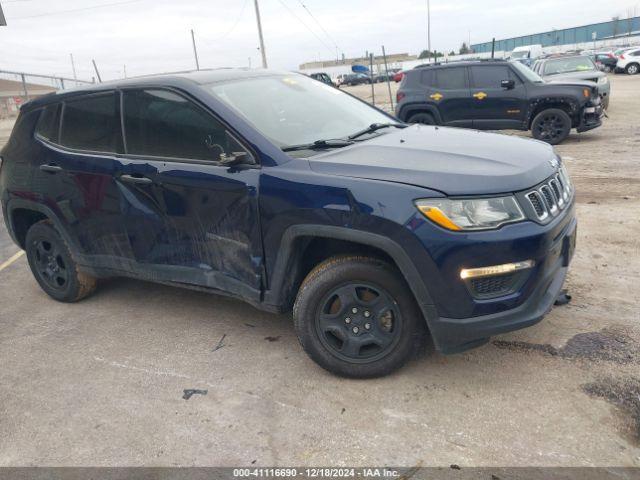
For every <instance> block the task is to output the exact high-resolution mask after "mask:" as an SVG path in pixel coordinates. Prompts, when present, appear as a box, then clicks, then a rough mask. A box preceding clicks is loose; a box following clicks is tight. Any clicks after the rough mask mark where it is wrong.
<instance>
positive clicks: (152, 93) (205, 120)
mask: <svg viewBox="0 0 640 480" xmlns="http://www.w3.org/2000/svg"><path fill="white" fill-rule="evenodd" d="M123 107H124V116H123V119H124V127H125V142H126V145H125V148H126V151H127V154H126V156H125V158H123V162H122V166H121V171H120V172H119V173H118V174H117V176H116V178H117V180H116V181H117V182H118V185H119V187H120V191H121V198H122V199H123V207H122V208H123V214H124V215H123V216H124V219H125V224H126V225H125V226H126V230H127V234H128V238H129V242H130V245H131V249H132V252H133V256H134V258H135V261H136V263H137V269H138V271H139V272H141V273H142V274H143V275H144V276H147V277H150V278H151V279H152V280H155V281H170V282H178V283H186V284H193V285H198V286H203V287H209V288H215V289H219V290H223V291H226V292H230V293H232V294H236V295H239V296H242V297H243V298H245V299H249V300H257V299H259V295H260V281H261V268H262V246H261V239H260V227H259V221H258V207H257V185H258V181H259V176H260V168H259V166H258V165H257V164H256V162H255V159H254V158H253V156H252V155H251V154H250V153H249V152H248V151H245V153H246V161H245V162H244V163H243V164H242V165H236V166H225V165H223V164H222V163H221V159H224V158H227V156H228V155H231V154H233V153H238V151H242V150H243V149H244V147H243V146H242V145H241V144H240V143H239V141H238V140H237V139H236V138H235V137H234V136H233V135H232V134H230V132H229V131H228V130H227V129H226V127H225V126H224V125H222V124H221V122H220V121H218V120H217V119H216V118H215V117H213V116H212V115H211V114H210V113H209V112H206V111H204V110H203V109H202V107H200V106H199V105H196V104H194V103H193V102H191V101H190V100H188V99H186V98H184V97H183V96H181V95H178V94H176V93H175V92H170V91H163V90H132V91H124V92H123ZM161 156H162V157H161ZM179 156H183V157H184V158H178V157H179Z"/></svg>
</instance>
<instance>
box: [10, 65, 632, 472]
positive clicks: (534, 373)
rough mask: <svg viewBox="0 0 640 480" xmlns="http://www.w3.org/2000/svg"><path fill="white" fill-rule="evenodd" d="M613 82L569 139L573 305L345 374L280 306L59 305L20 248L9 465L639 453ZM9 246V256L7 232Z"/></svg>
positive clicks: (540, 459)
mask: <svg viewBox="0 0 640 480" xmlns="http://www.w3.org/2000/svg"><path fill="white" fill-rule="evenodd" d="M611 82H612V91H613V96H612V99H611V107H610V112H609V115H610V118H609V119H608V120H606V121H605V124H604V126H603V127H602V128H599V129H596V130H594V131H591V132H587V133H584V134H581V135H578V134H573V135H572V136H571V137H570V138H569V139H568V140H567V141H566V142H565V143H563V144H562V145H560V146H559V147H558V151H559V152H560V153H561V155H562V156H563V157H564V159H565V161H566V162H567V164H568V166H569V169H570V171H571V174H572V177H573V180H574V183H575V184H576V188H577V192H578V193H577V202H578V206H577V212H578V216H579V229H578V232H579V238H578V246H577V250H576V255H575V257H574V262H573V264H572V267H571V272H570V275H569V278H568V282H567V287H568V289H569V291H570V293H571V294H572V296H573V301H572V302H571V303H570V304H569V305H567V306H563V307H557V308H555V309H554V310H553V311H552V312H551V313H550V314H549V315H548V316H547V317H546V319H545V320H544V321H543V322H541V323H540V324H538V325H536V326H534V327H531V328H528V329H525V330H521V331H518V332H513V333H511V334H507V335H502V336H500V337H496V338H495V339H494V341H493V342H492V343H489V344H488V345H486V346H483V347H481V348H479V349H476V350H473V351H470V352H467V353H464V354H459V355H454V356H443V355H439V354H433V353H432V354H423V355H421V356H420V357H419V358H416V359H415V360H414V361H413V362H411V363H410V364H409V365H408V366H407V367H406V368H404V369H403V370H401V371H400V372H398V373H396V374H394V375H392V376H389V377H386V378H382V379H376V380H368V381H356V380H345V379H339V378H336V377H333V376H331V375H329V374H327V373H326V372H324V371H323V370H321V369H319V368H318V367H316V366H315V364H313V363H312V362H311V360H309V359H308V358H307V357H306V355H305V354H304V353H303V352H302V350H301V348H300V347H299V345H298V343H297V340H296V338H295V336H294V333H293V329H292V325H291V320H290V318H289V317H288V316H285V315H280V316H278V315H270V314H266V313H262V312H259V311H257V310H255V309H253V308H252V307H250V306H248V305H245V304H242V303H240V302H236V301H233V300H229V299H226V298H221V297H217V296H212V295H206V294H203V293H197V292H192V291H187V290H180V289H175V288H169V287H165V286H159V285H153V284H149V283H143V282H137V281H133V280H123V279H114V280H111V281H108V282H103V284H102V285H101V288H100V289H99V291H98V292H97V294H96V295H94V296H92V297H91V298H89V299H87V300H85V301H83V302H81V303H78V304H74V305H66V304H60V303H56V302H54V301H53V300H50V299H49V298H48V297H46V296H45V295H44V294H43V293H42V292H41V291H40V290H39V289H38V287H37V285H36V283H35V281H34V280H33V278H32V276H31V274H30V272H29V270H28V267H27V264H26V261H25V259H24V257H22V258H20V259H18V260H17V261H16V262H14V263H13V264H11V265H10V266H9V267H7V268H5V269H4V270H3V271H1V272H0V281H1V285H2V289H1V290H0V304H1V305H2V309H1V310H0V365H1V366H2V368H1V369H0V431H1V432H2V435H0V466H7V465H9V466H17V465H168V466H170V465H227V466H232V465H245V464H252V463H253V462H255V463H253V464H254V465H263V466H267V465H334V464H340V465H361V466H365V465H382V464H394V465H403V466H412V465H422V466H429V465H437V466H449V465H451V464H456V465H459V466H462V467H465V466H472V465H474V466H594V465H599V466H640V432H639V431H638V428H639V426H640V420H639V419H640V411H639V409H640V404H639V402H638V400H637V397H638V395H639V393H638V385H639V384H640V381H639V378H640V373H639V372H640V369H639V365H640V358H639V354H638V352H639V346H640V322H639V320H640V313H639V312H640V309H639V308H638V298H639V297H640V287H639V285H640V169H639V166H640V165H639V163H640V155H639V154H638V152H639V150H640V76H636V77H629V76H612V78H611ZM376 89H377V90H376V98H377V99H379V101H380V100H382V99H383V98H384V96H385V95H386V98H387V99H388V93H385V92H386V85H385V84H379V85H376ZM394 89H395V85H394ZM347 90H348V91H350V92H352V93H355V94H357V95H361V96H363V97H365V98H366V96H367V95H370V87H368V86H361V87H354V88H348V89H347ZM387 101H388V100H387ZM8 128H9V125H8V124H7V123H6V122H1V123H0V143H1V139H2V137H3V136H6V134H7V133H8ZM505 133H506V134H514V135H525V136H526V135H527V134H525V133H522V132H505ZM0 248H1V249H0V253H1V254H2V255H3V257H2V258H0V263H2V262H3V261H4V260H5V259H6V258H7V257H9V256H10V255H12V254H13V253H15V252H16V251H17V248H16V247H15V246H13V245H11V244H9V243H8V241H7V237H6V232H5V231H4V229H2V230H1V231H0ZM221 339H222V341H221ZM220 345H222V347H221V348H218V349H216V347H217V346H220ZM191 388H195V389H203V390H207V394H206V395H194V396H193V397H191V398H190V399H189V400H184V399H183V398H182V396H183V390H184V389H191Z"/></svg>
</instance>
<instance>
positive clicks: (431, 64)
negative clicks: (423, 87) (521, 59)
mask: <svg viewBox="0 0 640 480" xmlns="http://www.w3.org/2000/svg"><path fill="white" fill-rule="evenodd" d="M507 61H508V60H506V59H504V58H467V59H460V60H451V61H450V62H433V63H423V64H421V65H416V66H415V67H413V68H414V69H416V68H428V67H438V66H441V65H451V64H457V63H474V62H487V63H488V62H507Z"/></svg>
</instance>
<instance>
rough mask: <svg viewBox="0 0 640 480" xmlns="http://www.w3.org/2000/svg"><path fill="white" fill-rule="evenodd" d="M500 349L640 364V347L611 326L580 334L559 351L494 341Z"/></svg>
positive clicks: (619, 329) (545, 344)
mask: <svg viewBox="0 0 640 480" xmlns="http://www.w3.org/2000/svg"><path fill="white" fill-rule="evenodd" d="M493 345H495V346H496V347H498V348H501V349H506V350H511V351H521V352H539V353H542V354H546V355H551V356H558V357H560V358H567V359H587V360H605V361H608V362H615V363H620V364H628V363H640V345H639V344H638V341H636V340H635V339H634V338H632V337H631V336H629V334H628V333H627V332H625V331H624V330H623V329H622V328H614V327H609V328H605V329H603V330H600V331H599V332H588V333H579V334H578V335H575V336H573V337H571V339H569V341H568V342H567V344H566V345H565V346H563V347H561V348H556V347H554V346H553V345H549V344H548V343H544V344H540V343H529V342H519V341H507V340H494V341H493Z"/></svg>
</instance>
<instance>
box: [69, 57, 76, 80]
mask: <svg viewBox="0 0 640 480" xmlns="http://www.w3.org/2000/svg"><path fill="white" fill-rule="evenodd" d="M69 56H70V57H71V69H72V70H73V79H74V80H77V79H78V76H77V75H76V64H75V62H74V61H73V53H70V54H69Z"/></svg>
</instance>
